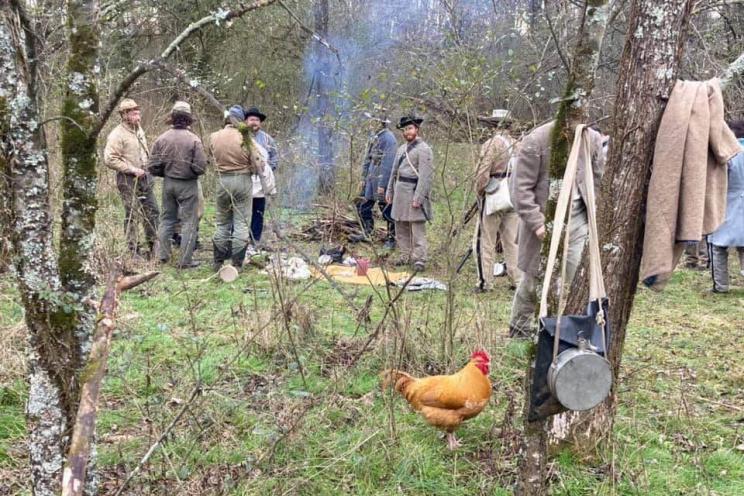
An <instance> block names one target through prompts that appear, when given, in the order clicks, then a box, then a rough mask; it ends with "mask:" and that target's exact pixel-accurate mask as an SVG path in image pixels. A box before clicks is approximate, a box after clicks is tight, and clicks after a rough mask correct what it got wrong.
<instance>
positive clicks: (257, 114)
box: [245, 107, 266, 122]
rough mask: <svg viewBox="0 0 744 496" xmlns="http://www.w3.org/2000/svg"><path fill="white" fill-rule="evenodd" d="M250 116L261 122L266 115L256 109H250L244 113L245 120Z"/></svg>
mask: <svg viewBox="0 0 744 496" xmlns="http://www.w3.org/2000/svg"><path fill="white" fill-rule="evenodd" d="M250 116H254V117H258V119H259V120H260V121H261V122H263V121H265V120H266V114H264V113H263V112H261V111H260V110H258V107H251V108H249V109H248V110H246V111H245V118H246V119H247V118H248V117H250Z"/></svg>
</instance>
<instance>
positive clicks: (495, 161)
mask: <svg viewBox="0 0 744 496" xmlns="http://www.w3.org/2000/svg"><path fill="white" fill-rule="evenodd" d="M480 120H481V121H482V122H485V123H487V124H489V125H492V126H494V125H495V126H499V127H500V129H498V130H497V131H496V133H495V134H494V135H493V137H491V139H489V140H488V141H486V142H485V143H483V146H482V147H481V151H480V158H479V159H478V165H477V168H476V172H475V185H474V189H475V194H476V195H477V196H478V214H479V215H478V223H477V224H476V233H475V239H474V247H473V253H474V254H475V258H476V269H477V273H478V284H477V286H476V288H475V290H476V292H480V293H482V292H487V291H491V290H493V277H494V276H493V268H494V257H495V255H496V240H497V238H498V237H499V236H500V237H501V246H502V248H503V249H504V258H505V260H506V270H507V274H508V275H509V279H511V283H512V284H513V285H514V286H515V287H516V286H517V285H518V284H519V281H520V280H521V278H522V275H521V272H520V270H519V269H518V268H517V227H518V226H519V216H518V215H517V213H516V212H515V211H514V210H512V209H509V210H502V211H498V212H492V213H491V214H490V215H486V208H485V203H486V196H487V193H486V188H487V186H488V185H489V183H493V182H495V183H497V184H499V183H501V181H503V179H504V178H507V177H508V176H509V175H510V174H509V171H508V168H509V159H510V158H511V156H512V151H513V149H514V145H515V141H514V140H513V139H512V137H511V136H510V135H509V131H508V129H507V126H508V123H507V122H506V121H505V120H503V119H501V118H495V117H481V118H480ZM501 187H504V186H501ZM494 193H495V191H494Z"/></svg>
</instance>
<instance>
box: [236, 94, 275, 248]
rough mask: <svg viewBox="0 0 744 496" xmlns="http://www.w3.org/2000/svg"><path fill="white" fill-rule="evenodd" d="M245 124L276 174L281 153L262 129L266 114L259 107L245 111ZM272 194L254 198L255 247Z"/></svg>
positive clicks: (255, 179)
mask: <svg viewBox="0 0 744 496" xmlns="http://www.w3.org/2000/svg"><path fill="white" fill-rule="evenodd" d="M244 113H245V123H246V125H247V126H248V127H250V128H251V129H252V130H253V133H254V140H255V141H256V143H258V144H259V145H261V146H262V147H264V149H265V150H266V152H267V153H268V157H269V158H268V160H267V161H266V165H268V166H269V167H270V168H271V171H272V172H276V168H277V167H278V165H279V153H278V152H277V149H276V141H274V138H272V137H271V135H270V134H269V133H267V132H266V131H264V130H263V129H262V127H263V122H264V121H265V120H266V114H264V113H263V112H261V111H260V110H259V109H258V108H257V107H251V108H249V109H248V110H245V111H244ZM252 181H253V184H254V189H260V178H259V176H258V175H257V174H254V175H253V177H252ZM267 194H270V192H263V195H261V196H254V197H253V203H252V207H251V209H252V210H251V240H252V241H253V244H254V246H255V245H258V243H259V241H261V235H262V233H263V227H264V214H265V212H266V196H265V195H267Z"/></svg>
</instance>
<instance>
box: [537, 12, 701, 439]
mask: <svg viewBox="0 0 744 496" xmlns="http://www.w3.org/2000/svg"><path fill="white" fill-rule="evenodd" d="M693 4H694V1H693V0H665V1H656V2H649V1H645V0H634V1H633V3H632V5H631V10H630V22H629V30H628V36H627V39H626V42H625V49H624V52H623V57H622V61H621V64H620V78H619V80H618V83H617V92H616V94H617V97H616V100H615V109H614V119H613V122H614V124H613V127H612V132H611V137H612V141H611V145H610V151H609V157H608V163H607V166H606V169H605V174H604V178H603V180H602V188H601V192H600V195H599V199H598V225H599V237H600V240H599V244H600V247H601V249H602V269H603V272H604V276H605V285H606V289H607V294H608V298H609V300H610V311H609V322H610V323H611V329H612V339H611V341H610V345H609V347H610V355H609V358H610V361H611V363H612V370H613V376H614V377H615V378H617V377H618V373H619V369H620V360H621V358H622V349H623V343H624V342H625V333H626V328H627V324H628V319H629V318H630V312H631V310H632V308H633V299H634V297H635V292H636V286H637V284H638V277H639V274H638V271H639V268H640V263H641V251H642V248H643V228H644V218H645V205H646V195H647V193H648V181H649V179H650V177H651V164H652V160H653V154H654V145H655V141H656V133H657V130H658V128H659V124H660V122H661V116H662V114H663V112H664V108H665V106H666V101H667V99H668V97H669V94H670V93H671V90H672V88H673V87H674V83H675V81H676V78H677V70H678V67H679V62H680V59H681V57H682V53H683V51H684V42H685V40H686V33H687V28H688V26H689V21H690V12H691V9H692V6H693ZM587 281H588V271H587V265H586V264H583V265H582V267H581V269H580V270H579V272H577V275H576V279H575V280H574V283H573V286H572V291H571V293H570V297H569V300H568V304H567V308H568V311H569V312H573V313H576V312H580V311H582V310H583V309H584V308H585V306H586V301H587V298H588V283H587ZM616 385H617V380H616V381H615V386H616ZM616 401H617V390H616V389H615V388H613V391H612V394H611V395H610V397H609V398H608V400H607V401H606V402H605V403H603V404H602V405H600V406H599V407H597V408H595V409H594V410H593V411H592V412H589V413H577V412H568V413H565V414H562V415H559V416H556V417H554V418H553V419H552V420H553V426H552V429H551V442H552V443H555V442H559V441H562V440H568V439H570V440H575V441H578V443H579V446H580V447H583V448H588V449H592V448H594V447H595V446H596V444H597V442H598V441H599V440H600V439H601V438H602V437H603V436H604V435H605V434H606V433H608V432H609V431H610V428H611V424H612V416H613V413H614V408H615V405H616Z"/></svg>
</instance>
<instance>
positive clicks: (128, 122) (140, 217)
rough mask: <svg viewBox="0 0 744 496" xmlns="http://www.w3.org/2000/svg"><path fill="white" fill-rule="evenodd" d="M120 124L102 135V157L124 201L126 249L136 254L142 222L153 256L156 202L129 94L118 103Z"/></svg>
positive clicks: (136, 111)
mask: <svg viewBox="0 0 744 496" xmlns="http://www.w3.org/2000/svg"><path fill="white" fill-rule="evenodd" d="M119 115H120V116H121V124H119V125H118V126H116V127H115V128H114V129H113V131H111V134H109V135H108V138H107V139H106V148H105V150H104V152H103V161H104V163H105V164H106V167H108V168H109V169H113V170H115V171H116V187H117V189H118V190H119V194H120V195H121V201H122V203H123V204H124V236H125V238H126V240H127V245H128V247H129V251H130V252H131V253H132V254H133V255H138V253H139V247H138V243H137V230H138V229H137V224H138V223H139V222H141V223H142V226H143V228H144V231H145V238H146V241H147V245H148V248H149V250H148V253H147V255H148V257H152V256H155V252H156V251H157V247H156V246H155V245H156V244H157V243H156V241H157V234H158V215H160V212H158V206H157V202H156V201H155V193H154V192H153V189H152V184H153V180H152V177H151V176H150V174H148V173H147V170H146V169H147V160H148V154H147V139H146V138H145V131H144V130H143V129H142V127H141V126H140V120H141V115H140V108H139V106H138V105H137V102H135V101H134V100H132V99H131V98H124V99H123V100H122V101H121V103H120V104H119Z"/></svg>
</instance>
